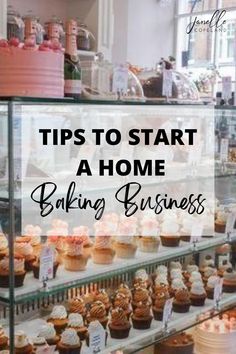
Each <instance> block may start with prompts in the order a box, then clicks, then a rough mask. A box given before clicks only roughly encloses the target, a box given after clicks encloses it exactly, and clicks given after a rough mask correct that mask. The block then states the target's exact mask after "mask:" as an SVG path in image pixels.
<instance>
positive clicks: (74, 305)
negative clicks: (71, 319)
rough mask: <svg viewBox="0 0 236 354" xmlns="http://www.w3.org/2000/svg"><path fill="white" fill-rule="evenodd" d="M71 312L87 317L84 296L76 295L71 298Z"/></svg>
mask: <svg viewBox="0 0 236 354" xmlns="http://www.w3.org/2000/svg"><path fill="white" fill-rule="evenodd" d="M69 312H73V313H79V314H80V315H81V316H82V317H83V318H84V319H85V316H86V314H87V310H86V306H85V302H84V300H83V299H82V297H75V298H73V299H71V300H69Z"/></svg>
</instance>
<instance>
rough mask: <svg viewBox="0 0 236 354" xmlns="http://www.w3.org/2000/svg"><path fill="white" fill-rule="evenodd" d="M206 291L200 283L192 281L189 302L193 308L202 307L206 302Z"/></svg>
mask: <svg viewBox="0 0 236 354" xmlns="http://www.w3.org/2000/svg"><path fill="white" fill-rule="evenodd" d="M206 297H207V295H206V291H205V289H204V285H203V283H202V282H201V281H194V282H193V283H192V286H191V290H190V301H191V305H193V306H204V304H205V300H206Z"/></svg>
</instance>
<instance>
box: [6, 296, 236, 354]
mask: <svg viewBox="0 0 236 354" xmlns="http://www.w3.org/2000/svg"><path fill="white" fill-rule="evenodd" d="M235 299H236V294H223V296H222V299H221V301H220V303H219V306H218V308H216V306H215V303H214V301H213V300H209V299H206V302H205V305H204V306H201V307H196V306H191V307H190V311H189V312H188V313H184V314H183V313H182V314H177V313H173V314H172V317H171V320H170V322H169V324H168V327H167V330H164V329H163V325H162V322H161V321H155V320H153V321H152V324H151V328H150V329H148V330H135V329H133V328H131V330H130V334H129V337H128V338H127V339H122V340H119V339H112V338H110V335H108V339H107V345H106V348H105V350H103V354H110V353H114V352H115V351H117V350H122V351H123V353H124V354H132V353H140V350H142V349H144V348H145V347H148V346H150V345H152V344H155V343H157V342H160V341H162V340H164V339H166V338H167V337H169V336H171V335H173V334H176V333H178V332H181V331H183V330H187V329H189V328H191V327H193V326H195V325H197V324H200V323H201V322H202V319H201V317H200V315H204V316H205V319H208V318H212V317H213V316H217V315H219V314H220V313H222V312H224V311H226V310H229V309H231V308H233V307H234V306H235ZM205 319H204V320H205ZM44 323H45V320H44V319H42V318H40V319H38V318H36V319H33V320H29V321H27V322H22V323H20V324H18V325H16V326H15V330H23V331H25V332H26V333H27V335H28V336H29V338H33V337H36V336H37V335H38V329H39V328H40V326H41V325H43V324H44ZM6 331H7V329H6ZM87 353H88V350H87V347H86V346H85V344H83V347H82V350H81V354H87Z"/></svg>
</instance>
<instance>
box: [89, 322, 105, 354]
mask: <svg viewBox="0 0 236 354" xmlns="http://www.w3.org/2000/svg"><path fill="white" fill-rule="evenodd" d="M88 331H89V349H90V352H91V353H92V354H96V353H100V352H102V351H103V350H104V349H105V346H106V332H105V330H104V328H103V326H102V325H101V323H100V322H98V321H93V322H91V323H90V325H89V327H88Z"/></svg>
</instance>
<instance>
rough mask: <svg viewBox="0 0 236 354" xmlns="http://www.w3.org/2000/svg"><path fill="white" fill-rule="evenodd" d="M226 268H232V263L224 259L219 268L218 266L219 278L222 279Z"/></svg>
mask: <svg viewBox="0 0 236 354" xmlns="http://www.w3.org/2000/svg"><path fill="white" fill-rule="evenodd" d="M228 268H232V263H231V262H229V261H228V260H227V259H225V260H224V261H223V262H222V264H221V266H219V268H218V275H219V277H223V274H224V272H225V271H226V270H227V269H228Z"/></svg>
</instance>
